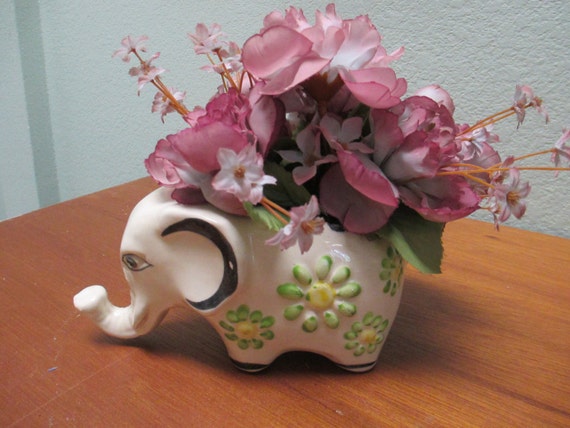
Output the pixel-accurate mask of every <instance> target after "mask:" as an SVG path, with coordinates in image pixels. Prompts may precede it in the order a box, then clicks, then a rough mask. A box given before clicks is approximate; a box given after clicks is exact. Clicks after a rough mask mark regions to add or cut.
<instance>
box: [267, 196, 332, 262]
mask: <svg viewBox="0 0 570 428" xmlns="http://www.w3.org/2000/svg"><path fill="white" fill-rule="evenodd" d="M319 214H320V209H319V202H318V200H317V197H316V196H315V195H313V196H311V199H310V200H309V202H308V203H307V204H305V205H303V206H300V207H294V208H291V211H290V215H291V218H290V221H289V223H287V225H285V226H284V227H283V228H281V229H280V230H279V232H277V234H276V235H275V236H273V237H272V238H270V239H268V240H267V241H265V243H266V244H267V245H279V246H280V248H281V249H282V250H285V249H287V248H289V247H291V246H293V245H295V243H298V244H299V248H300V249H301V254H302V253H305V252H307V251H309V249H310V248H311V245H313V235H319V234H321V233H322V232H323V230H324V224H325V221H324V220H323V219H322V218H321V217H318V215H319Z"/></svg>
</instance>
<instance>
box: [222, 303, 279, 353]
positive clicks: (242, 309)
mask: <svg viewBox="0 0 570 428" xmlns="http://www.w3.org/2000/svg"><path fill="white" fill-rule="evenodd" d="M226 320H227V321H226ZM274 323H275V318H274V317H272V316H266V317H264V316H263V314H262V313H261V311H253V312H250V310H249V306H247V305H240V306H239V307H238V308H237V309H236V310H235V311H234V310H231V311H228V312H227V313H226V319H225V320H222V321H220V326H221V327H222V328H223V329H224V330H225V331H226V332H227V333H225V336H226V337H227V338H228V339H229V340H231V341H233V342H236V343H237V346H238V347H239V348H240V349H248V348H249V347H251V348H253V349H260V348H262V347H263V341H264V340H271V339H273V338H274V337H275V335H274V334H273V331H271V330H269V327H271V326H272V325H273V324H274Z"/></svg>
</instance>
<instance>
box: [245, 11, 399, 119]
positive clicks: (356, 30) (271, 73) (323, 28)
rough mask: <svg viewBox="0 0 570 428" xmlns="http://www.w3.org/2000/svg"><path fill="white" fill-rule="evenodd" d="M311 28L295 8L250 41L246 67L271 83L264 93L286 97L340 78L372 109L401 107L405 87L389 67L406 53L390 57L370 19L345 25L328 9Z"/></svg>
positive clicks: (268, 20)
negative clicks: (312, 81)
mask: <svg viewBox="0 0 570 428" xmlns="http://www.w3.org/2000/svg"><path fill="white" fill-rule="evenodd" d="M279 16H280V15H279ZM307 25H308V24H306V20H305V19H304V17H303V16H302V14H301V15H299V14H298V13H296V9H290V10H289V11H288V13H287V15H286V16H285V18H283V19H279V18H277V17H276V15H275V14H272V15H270V16H269V18H266V27H264V28H263V29H262V30H261V32H260V33H259V34H257V35H254V36H252V37H251V38H250V39H248V40H247V41H246V43H245V45H244V47H243V53H242V59H243V63H244V67H245V69H246V70H247V71H248V72H250V73H251V74H252V75H254V76H255V77H257V78H258V79H261V80H264V81H265V82H266V83H267V85H266V86H265V88H264V89H263V91H264V93H265V94H268V95H278V94H282V93H284V92H286V91H288V90H290V89H292V88H293V87H295V86H296V85H298V84H301V83H302V82H305V81H306V80H308V79H309V78H311V77H313V76H317V75H319V76H322V77H324V78H325V79H326V81H327V83H328V84H330V85H334V84H335V80H336V79H337V77H338V76H339V75H340V77H341V78H342V80H343V81H344V83H345V84H346V85H347V86H348V87H349V88H350V90H351V92H352V93H353V94H354V96H355V97H356V98H358V99H359V100H360V101H362V102H363V103H365V104H367V105H370V106H372V107H377V108H382V107H391V106H393V105H395V104H396V103H398V102H399V99H400V97H401V96H402V95H403V94H404V92H405V91H406V82H405V80H404V79H398V78H396V76H395V73H394V72H393V71H392V70H391V69H389V68H387V67H386V66H387V64H389V63H390V62H391V61H393V60H395V59H397V58H399V57H400V56H401V54H402V52H403V50H402V49H400V50H399V51H397V52H395V53H393V54H391V55H388V54H387V53H386V51H385V49H384V48H383V47H382V45H381V43H380V41H381V37H380V35H379V34H378V31H377V30H376V28H375V27H374V26H373V25H372V24H371V22H370V20H369V19H368V18H367V17H363V16H361V17H358V18H355V19H352V20H341V19H340V18H339V17H338V16H337V15H336V12H335V9H334V5H329V6H327V9H326V13H325V14H324V15H323V14H322V13H320V12H317V22H316V24H315V25H314V26H307Z"/></svg>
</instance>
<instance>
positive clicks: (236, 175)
mask: <svg viewBox="0 0 570 428" xmlns="http://www.w3.org/2000/svg"><path fill="white" fill-rule="evenodd" d="M217 159H218V162H219V163H220V166H221V170H220V171H219V172H218V173H217V174H216V176H215V177H214V179H213V181H212V187H214V189H216V190H218V191H225V192H228V193H232V194H233V195H235V196H236V197H237V198H238V199H239V200H240V201H241V202H251V203H252V204H254V205H255V204H258V203H259V202H260V201H261V199H262V198H263V186H264V185H265V184H275V183H276V182H277V180H276V179H275V177H272V176H270V175H265V174H264V172H263V158H262V157H261V155H260V154H259V153H257V152H256V151H255V147H254V146H253V145H248V146H246V147H245V148H244V149H242V150H241V151H240V152H239V153H236V152H234V151H233V150H231V149H226V148H220V149H219V150H218V154H217Z"/></svg>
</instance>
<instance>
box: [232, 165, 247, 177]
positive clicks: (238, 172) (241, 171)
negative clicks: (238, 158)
mask: <svg viewBox="0 0 570 428" xmlns="http://www.w3.org/2000/svg"><path fill="white" fill-rule="evenodd" d="M234 177H235V178H243V177H245V168H244V167H243V165H240V166H238V167H236V169H234Z"/></svg>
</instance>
